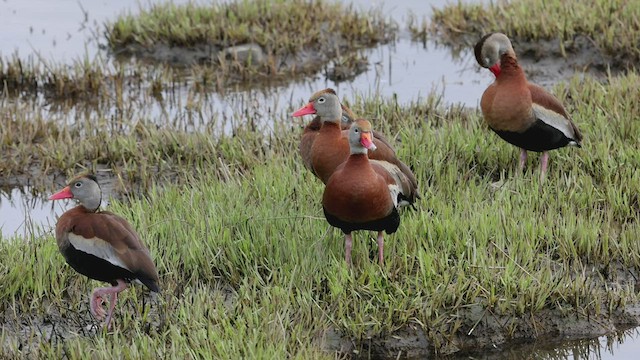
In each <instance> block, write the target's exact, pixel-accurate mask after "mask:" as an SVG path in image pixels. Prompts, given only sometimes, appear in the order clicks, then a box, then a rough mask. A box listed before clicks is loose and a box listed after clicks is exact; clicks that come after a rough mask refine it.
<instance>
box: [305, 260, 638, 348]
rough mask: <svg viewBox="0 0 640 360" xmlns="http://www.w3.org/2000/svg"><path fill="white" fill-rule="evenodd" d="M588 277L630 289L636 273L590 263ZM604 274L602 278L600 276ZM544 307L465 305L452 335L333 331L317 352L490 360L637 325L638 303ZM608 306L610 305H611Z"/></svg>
mask: <svg viewBox="0 0 640 360" xmlns="http://www.w3.org/2000/svg"><path fill="white" fill-rule="evenodd" d="M589 272H591V275H592V278H594V279H599V280H600V281H597V286H603V287H606V288H609V289H611V288H621V287H633V288H635V289H636V291H637V288H638V286H639V283H638V282H637V281H636V279H637V276H638V271H637V270H629V269H626V268H625V267H624V266H623V265H622V264H615V265H611V266H599V265H595V264H594V265H593V266H592V269H591V270H590V271H589ZM603 276H606V279H605V278H603ZM557 305H558V306H557V307H554V308H546V309H543V310H541V311H538V312H536V313H535V314H523V315H520V316H510V315H503V314H497V313H496V312H495V311H494V310H492V309H488V308H486V307H484V306H482V305H481V304H480V303H476V304H467V305H463V306H461V307H460V308H459V309H457V310H455V311H454V312H452V313H451V315H450V319H451V326H452V328H453V327H454V326H457V330H455V331H454V332H453V334H442V333H433V332H431V331H430V329H429V328H428V326H427V327H426V328H425V327H423V326H421V325H420V324H417V323H414V324H409V325H407V326H405V327H404V328H402V329H400V330H398V331H397V332H394V333H393V334H383V335H375V336H371V337H370V338H366V339H351V338H349V337H346V336H344V334H342V333H341V332H340V330H338V329H335V328H332V329H328V330H327V331H325V332H324V333H322V334H320V335H319V336H318V338H319V344H320V346H321V347H322V348H324V349H326V350H329V351H335V352H338V353H341V354H344V355H347V356H351V357H354V358H362V359H424V358H437V357H439V356H447V357H448V358H453V359H456V358H460V359H463V358H464V359H467V358H469V357H475V356H481V357H482V358H487V359H491V358H492V354H493V355H496V356H497V355H500V354H501V353H502V352H504V351H509V350H517V349H519V348H521V347H523V346H526V345H528V344H545V345H549V344H557V345H559V344H561V343H562V342H563V341H570V340H578V339H593V338H597V337H599V336H602V335H607V334H614V333H616V332H620V331H624V330H627V329H630V328H633V327H637V326H640V303H633V304H628V305H626V306H624V307H622V308H616V309H615V310H613V311H612V312H611V313H610V314H607V313H606V310H604V309H603V310H602V313H601V314H593V313H591V312H590V311H589V310H588V309H576V308H574V307H572V306H571V305H569V304H564V307H563V306H561V305H560V304H557ZM612 307H613V308H615V306H613V305H612Z"/></svg>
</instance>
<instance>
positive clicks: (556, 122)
mask: <svg viewBox="0 0 640 360" xmlns="http://www.w3.org/2000/svg"><path fill="white" fill-rule="evenodd" d="M532 107H533V115H534V116H535V117H536V119H540V120H542V121H543V122H544V123H545V124H547V125H549V126H551V127H553V128H555V129H557V130H558V131H560V132H562V133H563V134H564V136H566V137H568V138H569V139H575V138H576V134H575V133H574V132H573V127H572V126H571V122H569V119H567V118H566V117H564V116H562V115H560V114H558V113H557V112H555V111H553V110H549V109H547V108H545V107H544V106H540V105H538V104H533V106H532Z"/></svg>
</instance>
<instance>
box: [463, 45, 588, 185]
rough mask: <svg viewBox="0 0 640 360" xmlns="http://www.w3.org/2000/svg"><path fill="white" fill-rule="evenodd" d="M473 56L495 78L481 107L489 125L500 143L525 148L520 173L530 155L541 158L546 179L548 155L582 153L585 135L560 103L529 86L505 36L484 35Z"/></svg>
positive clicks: (539, 88) (549, 95) (536, 86)
mask: <svg viewBox="0 0 640 360" xmlns="http://www.w3.org/2000/svg"><path fill="white" fill-rule="evenodd" d="M474 51H475V55H476V60H477V61H478V63H479V64H480V66H482V67H485V68H488V69H489V70H491V72H492V73H493V74H494V75H495V76H496V80H495V82H494V83H493V84H491V85H489V87H488V88H487V89H486V90H485V91H484V94H482V100H481V101H480V107H481V108H482V114H483V115H484V119H485V121H486V122H487V124H488V125H489V127H490V128H491V129H492V130H493V131H495V133H496V134H498V135H499V136H500V137H501V138H503V139H504V140H506V141H507V142H509V143H511V144H513V145H515V146H518V147H520V149H521V152H520V169H522V168H523V167H524V165H525V163H526V161H527V150H528V151H536V152H542V159H541V172H540V177H541V179H543V178H544V176H545V174H546V171H547V164H548V161H549V153H548V151H549V150H553V149H557V148H561V147H564V146H567V145H574V146H578V147H579V146H580V141H581V140H582V135H581V134H580V131H579V130H578V128H577V127H576V125H575V124H574V123H573V122H572V121H571V119H570V118H569V115H568V114H567V112H566V111H565V109H564V107H563V106H562V104H561V103H560V101H558V99H556V98H555V97H554V96H553V95H551V94H550V93H548V92H547V91H546V90H544V89H543V88H541V87H540V86H538V85H535V84H532V83H530V82H528V81H527V78H526V77H525V74H524V71H523V70H522V68H521V67H520V65H519V64H518V59H517V58H516V54H515V52H514V51H513V47H512V46H511V41H509V38H508V37H507V36H506V35H505V34H502V33H491V34H488V35H485V36H484V37H482V39H480V41H479V42H478V43H477V44H476V46H475V48H474Z"/></svg>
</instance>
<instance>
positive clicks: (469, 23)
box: [409, 0, 640, 66]
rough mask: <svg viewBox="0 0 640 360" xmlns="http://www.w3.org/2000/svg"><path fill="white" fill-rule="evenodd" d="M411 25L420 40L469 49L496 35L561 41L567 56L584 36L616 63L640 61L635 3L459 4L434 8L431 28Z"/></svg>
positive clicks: (531, 0) (639, 15) (538, 0)
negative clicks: (438, 38) (427, 36)
mask: <svg viewBox="0 0 640 360" xmlns="http://www.w3.org/2000/svg"><path fill="white" fill-rule="evenodd" d="M409 25H410V28H411V30H412V33H413V34H414V36H416V37H423V36H424V35H425V33H427V32H429V33H431V34H438V36H441V37H443V38H444V41H445V42H453V43H456V42H458V43H459V42H460V40H463V41H465V43H466V45H472V44H474V43H475V42H476V41H477V40H478V39H479V38H480V37H481V36H482V35H484V34H486V33H489V32H495V31H500V32H503V33H505V34H507V35H508V36H510V37H512V38H515V39H520V40H524V41H527V42H529V41H538V40H559V49H558V50H559V51H560V52H561V53H563V52H564V51H565V48H571V47H573V46H574V43H575V42H576V40H577V39H578V38H579V37H582V38H585V37H586V38H587V39H588V43H590V44H592V45H593V46H594V47H595V48H596V49H597V50H599V51H601V52H602V54H604V55H607V56H608V57H609V58H611V59H613V61H615V62H619V63H622V64H624V65H625V66H633V64H637V62H638V60H640V48H638V43H640V6H638V4H637V2H635V1H616V0H589V1H560V0H554V1H546V0H517V1H508V2H507V1H496V2H491V3H490V4H488V5H481V4H463V3H461V2H459V3H457V4H453V5H449V6H446V7H444V8H442V9H434V12H433V15H432V17H431V23H430V24H429V25H425V22H422V23H421V24H420V23H418V22H417V21H415V19H414V20H413V21H412V22H411V23H410V24H409ZM427 29H428V30H427ZM563 54H564V53H563ZM565 56H566V55H565Z"/></svg>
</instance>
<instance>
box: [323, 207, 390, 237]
mask: <svg viewBox="0 0 640 360" xmlns="http://www.w3.org/2000/svg"><path fill="white" fill-rule="evenodd" d="M323 210H324V217H325V218H326V219H327V222H328V223H329V224H330V225H331V226H333V227H337V228H339V229H340V230H342V232H343V233H345V234H349V233H351V232H352V231H356V230H372V231H384V232H386V233H387V234H393V233H394V232H396V230H398V227H399V226H400V214H398V210H396V208H393V211H391V213H390V214H389V215H387V216H385V217H383V218H382V219H378V220H372V221H366V222H360V223H355V222H348V221H344V220H341V219H339V218H337V217H336V216H333V215H331V214H330V213H328V212H327V210H326V209H324V207H323Z"/></svg>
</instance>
